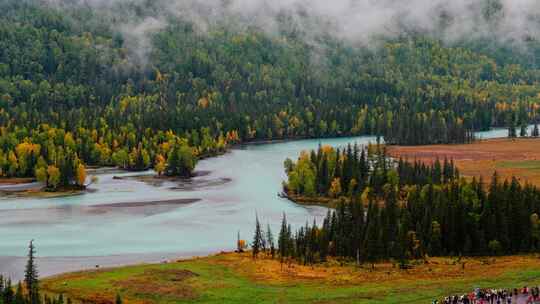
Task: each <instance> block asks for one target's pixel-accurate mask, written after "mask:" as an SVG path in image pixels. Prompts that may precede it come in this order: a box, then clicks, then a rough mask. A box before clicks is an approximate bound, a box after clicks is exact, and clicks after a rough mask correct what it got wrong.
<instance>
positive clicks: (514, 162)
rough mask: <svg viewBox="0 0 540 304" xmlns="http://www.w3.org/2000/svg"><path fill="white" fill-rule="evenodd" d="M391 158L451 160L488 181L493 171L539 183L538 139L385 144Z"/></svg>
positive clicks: (464, 172) (504, 175) (468, 173)
mask: <svg viewBox="0 0 540 304" xmlns="http://www.w3.org/2000/svg"><path fill="white" fill-rule="evenodd" d="M388 153H389V155H390V156H392V157H402V158H404V159H408V160H409V161H414V160H415V159H416V160H420V161H423V162H433V161H434V160H435V159H436V158H439V160H440V161H441V162H442V161H443V160H444V158H445V157H446V158H448V159H449V160H450V159H453V160H454V163H455V164H456V166H457V167H458V168H459V170H460V172H461V174H462V175H464V176H469V177H472V176H476V177H478V176H482V177H483V178H484V181H485V182H489V181H490V179H491V176H492V175H493V172H495V171H497V173H498V174H499V176H500V177H501V178H503V179H505V178H511V177H512V176H515V177H516V178H518V180H519V181H520V182H522V183H525V182H529V183H532V184H534V185H536V186H540V139H537V138H523V139H506V138H505V139H488V140H481V141H477V142H474V143H472V144H458V145H428V146H389V147H388Z"/></svg>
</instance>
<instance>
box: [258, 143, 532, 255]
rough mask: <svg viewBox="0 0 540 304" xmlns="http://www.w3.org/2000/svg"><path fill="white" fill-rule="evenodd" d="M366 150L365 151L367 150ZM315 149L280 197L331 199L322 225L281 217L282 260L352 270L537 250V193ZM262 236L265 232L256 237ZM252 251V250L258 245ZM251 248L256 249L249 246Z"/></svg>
mask: <svg viewBox="0 0 540 304" xmlns="http://www.w3.org/2000/svg"><path fill="white" fill-rule="evenodd" d="M368 149H369V152H368ZM368 149H360V148H358V147H356V146H354V147H351V146H349V147H347V148H346V149H344V150H341V151H340V150H334V149H333V148H330V147H321V148H319V150H318V151H312V152H311V153H307V152H304V153H302V155H301V156H300V158H299V159H298V161H297V162H292V161H290V160H287V161H286V162H285V167H286V171H287V173H288V177H289V180H288V183H286V184H285V185H284V187H285V191H287V192H289V193H291V194H299V195H304V196H312V197H317V196H331V197H335V198H338V199H339V204H338V207H337V208H336V210H333V211H328V215H327V216H326V218H325V219H324V222H323V223H322V225H317V224H316V223H313V224H308V223H306V226H305V227H302V228H300V229H299V230H298V231H296V232H294V231H291V228H290V226H288V225H287V223H286V218H285V216H284V218H283V224H282V228H281V232H280V236H279V253H280V255H281V257H282V258H289V257H290V258H294V259H296V260H297V261H300V262H303V263H315V262H319V261H324V260H325V259H326V257H328V256H333V257H342V258H350V259H353V260H357V261H359V262H366V261H368V262H374V261H377V260H387V259H396V260H399V261H402V262H404V261H406V260H408V259H419V258H422V257H424V256H425V255H429V256H440V255H451V256H454V255H500V254H516V253H526V252H531V251H533V252H538V250H540V220H539V216H538V215H539V214H540V191H539V190H538V189H537V188H536V187H534V186H531V185H521V184H520V183H519V182H518V181H517V180H516V179H515V178H514V179H512V180H511V181H501V180H499V179H498V177H497V174H496V173H495V175H493V178H492V180H491V181H490V182H487V184H486V183H484V181H482V180H477V179H475V178H473V179H472V180H467V179H465V178H461V177H460V175H459V171H458V170H457V168H456V167H454V165H453V163H452V161H447V160H444V162H443V163H442V164H441V162H440V161H438V160H437V161H435V162H434V163H433V164H432V165H426V164H424V163H420V162H414V163H411V162H407V161H404V160H392V159H389V158H388V157H386V155H385V152H384V148H383V147H382V146H370V147H369V148H368ZM261 235H264V234H261ZM259 243H260V242H259ZM254 244H255V245H256V244H257V242H254Z"/></svg>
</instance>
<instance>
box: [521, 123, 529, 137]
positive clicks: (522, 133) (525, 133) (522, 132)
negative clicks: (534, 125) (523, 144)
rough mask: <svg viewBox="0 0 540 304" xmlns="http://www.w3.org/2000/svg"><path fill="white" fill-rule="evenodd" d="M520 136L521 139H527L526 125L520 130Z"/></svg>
mask: <svg viewBox="0 0 540 304" xmlns="http://www.w3.org/2000/svg"><path fill="white" fill-rule="evenodd" d="M519 136H520V137H526V136H527V125H526V124H522V125H521V128H520V130H519Z"/></svg>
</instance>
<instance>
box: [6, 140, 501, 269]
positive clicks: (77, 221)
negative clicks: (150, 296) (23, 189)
mask: <svg viewBox="0 0 540 304" xmlns="http://www.w3.org/2000/svg"><path fill="white" fill-rule="evenodd" d="M479 136H480V137H482V138H492V137H504V136H506V130H502V131H501V130H494V131H489V132H481V133H479ZM370 141H371V142H375V137H368V136H363V137H356V138H333V139H320V140H319V139H315V140H299V141H289V142H282V143H274V144H262V145H249V146H246V147H244V148H242V149H233V150H232V151H231V152H230V153H227V154H225V155H223V156H219V157H216V158H211V159H207V160H203V161H201V162H199V164H198V165H197V170H198V171H209V172H210V174H208V175H203V176H199V177H196V178H194V181H193V182H192V183H191V185H190V186H189V187H182V185H181V187H178V183H174V182H164V183H163V184H161V185H159V186H155V185H149V184H147V183H144V182H140V181H136V180H134V179H121V180H119V179H113V176H115V175H116V176H130V175H134V173H118V172H116V173H115V172H112V173H105V174H100V175H99V179H98V182H97V183H95V184H93V185H91V186H90V190H92V191H90V192H89V193H85V194H82V195H77V196H71V197H63V198H52V199H38V198H17V199H14V198H0V273H2V272H8V273H9V274H10V275H13V276H15V277H17V276H18V274H17V271H22V265H23V263H21V261H22V260H23V258H22V257H24V255H25V254H26V247H27V244H28V241H29V240H30V239H34V240H35V245H36V246H37V249H38V255H39V256H40V257H41V261H40V263H41V264H42V269H45V271H42V272H41V273H42V274H44V275H48V274H53V273H57V272H61V271H65V270H74V269H79V268H86V267H90V265H91V264H88V263H89V262H88V261H87V260H91V262H90V263H97V264H99V263H100V262H99V261H100V260H99V258H98V257H101V264H107V265H108V264H120V263H121V260H122V259H121V258H119V256H120V257H121V256H122V255H124V256H126V257H128V256H129V257H130V258H129V261H130V262H133V261H135V260H136V259H135V258H133V257H139V260H137V261H156V260H159V259H161V258H163V257H165V256H167V257H170V256H171V254H174V255H177V256H188V255H193V254H207V253H212V252H217V251H220V250H231V249H234V248H235V243H236V238H237V233H238V232H240V234H241V237H242V238H244V239H246V240H248V241H249V240H251V237H252V233H253V228H254V221H255V214H257V215H258V216H259V219H260V221H261V222H262V224H264V225H265V226H266V224H270V225H271V227H272V230H273V232H274V235H275V236H276V237H277V234H278V232H279V224H280V220H281V216H282V214H283V213H286V214H287V218H288V220H289V222H291V223H292V224H293V226H298V225H303V224H305V222H306V221H309V222H310V223H311V222H312V221H313V219H315V220H317V222H320V221H321V219H322V217H323V216H324V215H325V214H326V209H325V208H323V207H305V206H299V205H296V204H294V203H292V202H290V201H288V200H286V199H283V198H279V197H278V196H277V194H278V192H280V190H281V182H282V181H283V180H284V179H285V173H284V171H283V161H284V160H285V158H287V157H290V158H296V157H297V156H298V153H299V152H300V151H301V150H306V149H314V148H316V147H317V146H318V145H319V143H322V144H329V145H333V146H345V145H346V144H348V143H355V142H356V143H358V144H367V143H368V142H370ZM146 173H147V174H153V172H151V171H149V172H146ZM137 174H140V173H137ZM178 188H181V189H182V190H178ZM186 189H188V190H186ZM182 198H183V199H188V198H196V199H200V200H199V201H197V202H195V203H191V204H181V205H171V204H169V205H163V206H144V205H142V204H136V205H134V206H132V207H128V208H110V204H115V203H129V202H145V201H162V200H171V199H182ZM96 205H107V208H105V207H104V208H97V207H96ZM2 257H3V258H2ZM87 257H94V258H92V259H88V258H87ZM85 260H86V261H85ZM126 260H127V259H126ZM77 261H78V262H77ZM114 261H115V262H114ZM19 265H20V266H19Z"/></svg>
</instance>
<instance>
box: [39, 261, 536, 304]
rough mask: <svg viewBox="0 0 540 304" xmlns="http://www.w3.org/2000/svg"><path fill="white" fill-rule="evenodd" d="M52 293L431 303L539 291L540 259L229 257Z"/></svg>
mask: <svg viewBox="0 0 540 304" xmlns="http://www.w3.org/2000/svg"><path fill="white" fill-rule="evenodd" d="M41 284H42V285H41V286H42V288H43V289H44V290H46V291H47V292H49V293H54V294H58V293H64V294H65V295H67V296H69V297H70V298H72V299H74V300H75V302H76V303H77V302H79V303H83V302H84V303H103V304H104V303H112V300H113V299H114V298H115V295H116V294H117V293H119V294H121V295H122V297H123V299H124V302H125V303H431V300H432V299H434V298H441V297H443V296H446V295H449V294H454V293H459V292H468V291H470V290H472V288H474V287H490V288H509V287H521V286H524V285H529V286H530V285H533V284H537V285H538V284H540V259H539V258H538V257H535V256H516V257H498V258H489V259H488V258H484V259H468V258H467V259H462V260H457V259H452V258H430V259H429V260H428V263H419V264H418V265H416V266H414V267H413V269H410V270H399V269H398V268H396V267H394V265H392V264H390V263H387V264H378V265H376V267H375V270H371V267H368V266H365V267H356V266H354V265H345V266H340V265H337V261H334V262H329V263H327V264H325V265H319V266H315V267H310V266H298V265H295V264H292V265H291V266H290V267H289V266H287V265H284V266H282V265H281V264H280V263H279V261H277V260H271V259H269V258H263V259H259V260H256V261H254V260H252V259H251V257H250V255H249V254H236V253H227V254H219V255H216V256H211V257H206V258H199V259H192V260H186V261H178V262H172V263H163V264H149V265H136V266H129V267H120V268H114V269H102V270H95V271H87V272H78V273H70V274H65V275H61V276H57V277H52V278H48V279H46V280H43V281H42V283H41Z"/></svg>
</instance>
